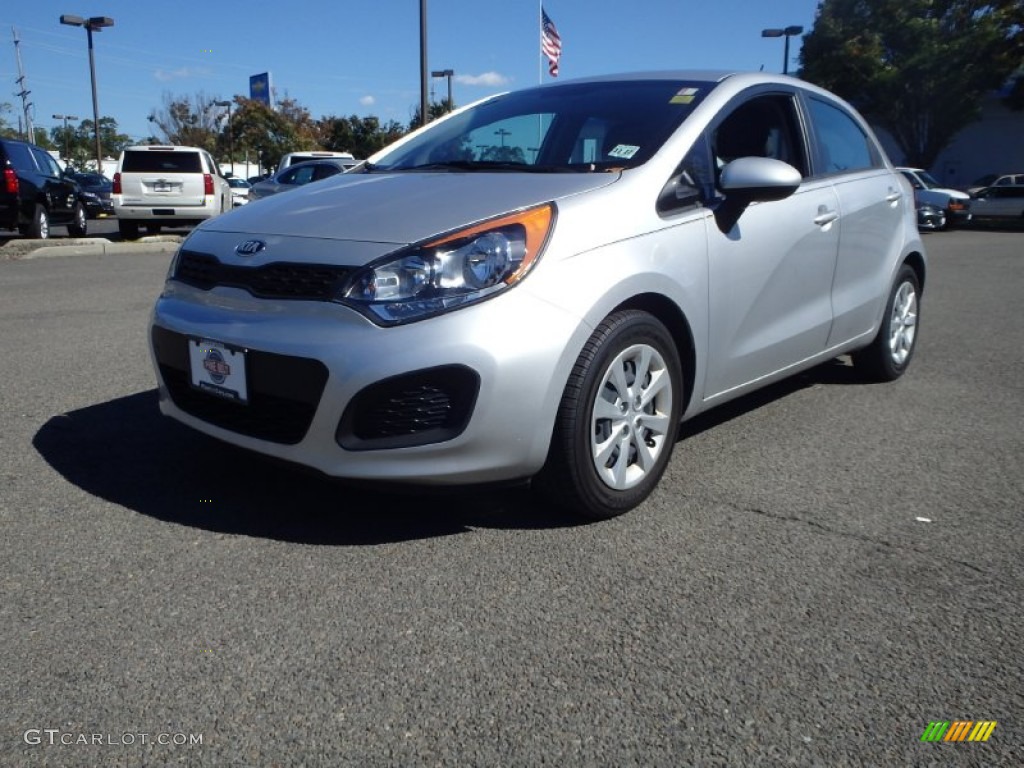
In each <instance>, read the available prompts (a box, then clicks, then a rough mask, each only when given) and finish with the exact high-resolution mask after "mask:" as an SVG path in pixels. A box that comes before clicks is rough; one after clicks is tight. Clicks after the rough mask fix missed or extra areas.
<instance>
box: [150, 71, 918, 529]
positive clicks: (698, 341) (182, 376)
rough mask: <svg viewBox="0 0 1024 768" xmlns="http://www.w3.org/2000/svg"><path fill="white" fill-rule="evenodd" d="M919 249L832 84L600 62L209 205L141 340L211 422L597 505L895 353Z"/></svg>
mask: <svg viewBox="0 0 1024 768" xmlns="http://www.w3.org/2000/svg"><path fill="white" fill-rule="evenodd" d="M296 168H301V166H296ZM289 170H293V169H289ZM808 212H811V213H810V214H809V213H808ZM925 269H926V257H925V250H924V246H923V244H922V241H921V236H920V235H919V234H918V230H917V227H916V225H915V207H914V198H913V193H912V191H911V189H910V186H909V184H908V183H907V181H906V179H904V177H903V176H901V175H900V174H899V173H897V172H896V171H895V170H894V168H893V167H892V165H891V164H890V163H889V161H888V159H887V158H886V155H885V153H884V150H883V149H882V147H881V145H880V144H879V143H878V141H877V139H876V138H875V136H874V134H873V132H872V130H871V128H870V127H869V126H868V124H867V123H866V122H865V121H864V120H863V119H862V118H861V117H860V116H859V115H858V114H857V113H856V112H855V111H854V109H853V108H852V107H851V106H850V105H849V104H847V103H846V102H844V101H842V100H841V99H839V98H838V97H836V96H834V95H832V94H830V93H828V92H827V91H825V90H823V89H820V88H818V87H815V86H813V85H811V84H808V83H804V82H801V81H799V80H796V79H793V78H788V77H781V76H774V75H769V74H767V73H748V74H728V73H722V72H696V71H690V72H669V73H655V74H652V73H644V74H637V75H618V76H614V75H606V76H602V77H596V78H592V79H586V80H576V81H572V80H570V81H564V82H558V83H553V84H549V85H544V86H540V87H535V88H530V89H526V90H522V91H514V92H511V93H505V94H501V95H496V96H492V97H490V98H487V99H485V100H482V101H480V102H478V103H476V104H475V105H473V106H470V107H467V108H465V109H463V110H462V111H459V112H454V113H450V114H449V115H447V116H445V117H443V118H440V119H438V120H436V121H434V122H432V123H430V124H429V125H428V126H427V127H426V128H424V129H422V130H420V131H417V132H414V133H412V134H409V135H407V136H406V137H404V138H403V139H400V140H399V141H398V142H396V143H394V144H392V145H391V146H389V147H388V148H386V149H384V150H382V151H381V152H379V153H377V154H376V155H374V156H373V157H371V158H369V159H368V161H367V162H366V163H365V164H364V165H362V166H361V167H360V168H359V169H358V170H356V171H354V172H351V173H339V174H337V175H335V176H334V177H333V178H330V179H327V180H325V181H322V182H316V183H314V184H309V185H307V186H304V187H302V188H299V189H296V190H295V191H292V192H289V193H288V194H282V195H276V196H273V197H270V198H268V199H266V200H262V201H260V202H258V203H256V204H250V205H246V206H242V207H241V208H238V209H236V210H234V211H232V212H231V213H229V214H227V215H226V216H224V217H223V218H219V219H213V220H211V221H208V222H205V223H204V224H202V225H200V226H199V227H197V228H196V229H195V230H194V231H192V232H191V233H190V234H189V236H188V237H187V238H186V239H185V241H184V242H183V243H182V245H181V248H180V250H179V251H178V253H177V254H176V255H175V257H174V258H173V260H172V263H171V265H170V268H169V271H168V276H167V282H166V284H165V287H164V290H163V292H162V294H161V296H160V297H159V298H158V299H157V302H156V305H155V308H154V311H153V313H152V316H151V327H150V344H151V351H152V360H153V363H154V367H155V372H156V376H157V380H158V384H159V393H160V394H159V400H160V407H161V409H162V411H163V412H164V413H165V414H168V415H170V416H172V417H174V418H175V419H178V420H179V421H181V422H183V423H185V424H186V425H188V426H190V427H192V428H195V429H197V430H200V431H202V432H205V433H206V434H208V435H212V436H214V437H216V438H219V439H221V440H224V441H227V442H230V443H233V444H236V445H239V446H244V447H246V448H249V449H252V450H254V451H258V452H262V453H264V454H269V455H272V456H274V457H278V458H281V459H285V460H289V461H292V462H296V463H299V464H303V465H307V466H310V467H314V468H316V469H318V470H320V471H322V472H324V473H327V474H329V475H334V476H339V477H347V478H360V479H363V480H375V481H380V482H401V483H425V484H432V485H452V484H466V483H479V482H499V481H502V482H515V481H522V480H526V479H529V478H532V483H533V487H534V489H535V490H537V491H538V492H539V493H541V494H542V495H543V497H544V498H546V499H548V500H550V501H551V502H552V503H554V504H555V505H559V506H564V507H567V508H570V509H573V510H575V511H577V512H578V513H580V514H583V515H585V516H589V517H597V518H606V517H611V516H614V515H618V514H621V513H623V512H625V511H627V510H629V509H631V508H632V507H635V506H636V505H638V504H640V503H641V502H642V501H643V500H644V499H645V498H646V497H647V496H648V494H650V493H651V491H652V490H653V489H654V488H655V486H656V485H657V483H658V480H659V478H660V477H661V475H662V473H663V471H664V470H665V467H666V465H667V464H668V461H669V458H670V455H671V453H672V450H673V448H674V447H675V445H676V438H677V429H678V426H679V422H680V420H682V419H689V418H691V417H694V416H696V415H697V414H699V413H701V412H704V411H707V410H708V409H710V408H712V407H714V406H716V405H718V404H720V403H724V402H726V401H728V400H731V399H733V398H736V397H738V396H740V395H743V394H746V393H748V392H751V391H753V390H755V389H758V388H760V387H763V386H765V385H766V384H769V383H771V382H774V381H778V380H779V379H782V378H784V377H787V376H790V375H792V374H794V373H796V372H798V371H801V370H804V369H807V368H810V367H812V366H815V365H818V364H820V363H823V362H825V361H828V360H830V359H832V358H835V357H837V356H839V355H842V354H845V353H851V354H852V357H853V361H854V369H853V370H855V371H857V372H858V373H860V374H862V375H864V376H866V377H867V378H869V379H875V380H892V379H896V378H898V377H899V376H901V375H903V373H904V372H905V371H906V370H907V369H908V366H909V364H910V362H911V359H912V356H913V354H914V349H915V345H916V343H917V340H918V336H919V334H918V329H919V326H918V322H917V321H918V313H919V309H920V306H921V305H920V297H921V292H922V288H923V286H924V284H925ZM795 275H798V276H799V279H793V276H795ZM833 405H834V406H835V407H837V408H839V407H842V399H841V398H838V397H837V398H834V403H833ZM850 417H854V416H853V415H852V414H851V415H850ZM167 458H168V460H169V461H173V457H170V456H168V457H167ZM331 504H332V505H333V504H334V502H333V501H332V502H331Z"/></svg>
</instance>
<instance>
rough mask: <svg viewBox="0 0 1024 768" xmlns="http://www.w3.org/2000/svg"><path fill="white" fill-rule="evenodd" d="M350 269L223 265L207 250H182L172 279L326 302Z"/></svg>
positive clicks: (203, 286) (258, 294) (265, 295)
mask: <svg viewBox="0 0 1024 768" xmlns="http://www.w3.org/2000/svg"><path fill="white" fill-rule="evenodd" d="M350 272H351V270H350V268H349V267H338V266H334V265H331V264H291V263H287V262H273V263H271V264H263V265H262V266H259V267H243V266H237V265H234V264H223V263H221V261H220V260H219V259H218V258H217V257H216V256H212V255H210V254H208V253H198V252H196V251H182V252H181V254H180V255H179V256H178V264H177V268H176V269H175V270H174V276H173V279H175V280H180V281H181V282H183V283H187V284H188V285H191V286H194V287H196V288H199V289H201V290H204V291H208V290H210V289H211V288H216V287H217V286H229V287H232V288H241V289H242V290H245V291H248V292H249V293H251V294H252V295H253V296H256V297H258V298H261V299H307V300H312V301H330V300H331V299H332V298H333V297H334V296H335V295H336V294H337V293H338V291H339V290H340V289H341V286H342V283H343V282H344V280H345V278H346V277H347V276H348V275H349V273H350Z"/></svg>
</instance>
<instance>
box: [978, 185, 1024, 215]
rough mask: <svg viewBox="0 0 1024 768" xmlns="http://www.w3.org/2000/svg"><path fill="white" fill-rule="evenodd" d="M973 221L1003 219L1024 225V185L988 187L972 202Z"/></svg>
mask: <svg viewBox="0 0 1024 768" xmlns="http://www.w3.org/2000/svg"><path fill="white" fill-rule="evenodd" d="M970 206H971V221H979V222H980V221H1003V222H1006V223H1011V222H1013V223H1017V224H1022V225H1024V185H1018V186H1006V185H1004V186H998V187H986V188H985V189H983V190H981V191H980V192H978V193H977V194H976V195H975V196H974V197H973V198H972V199H971V202H970Z"/></svg>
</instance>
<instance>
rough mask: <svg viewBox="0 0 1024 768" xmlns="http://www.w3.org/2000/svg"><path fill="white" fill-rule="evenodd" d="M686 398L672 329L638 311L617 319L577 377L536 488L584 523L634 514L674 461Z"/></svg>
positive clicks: (588, 351) (596, 339)
mask: <svg viewBox="0 0 1024 768" xmlns="http://www.w3.org/2000/svg"><path fill="white" fill-rule="evenodd" d="M638 382H639V383H640V388H639V390H637V389H636V385H637V383H638ZM683 394H684V393H683V375H682V364H681V362H680V360H679V352H678V350H677V349H676V346H675V343H674V342H673V340H672V336H671V335H670V334H669V332H668V330H667V329H666V328H665V326H664V325H662V324H661V322H659V321H658V320H657V319H656V318H655V317H653V316H651V315H649V314H647V313H646V312H640V311H637V310H626V311H622V312H616V313H614V314H612V315H610V316H609V317H608V318H606V319H605V320H604V322H602V323H601V325H599V326H598V328H597V330H595V331H594V333H593V335H592V336H591V337H590V339H589V340H588V341H587V343H586V345H585V346H584V347H583V351H582V352H581V353H580V356H579V359H578V360H577V361H576V365H575V366H574V367H573V369H572V373H571V374H570V376H569V381H568V383H567V384H566V387H565V391H564V393H563V395H562V402H561V404H560V405H559V409H558V415H557V417H556V420H555V429H554V434H553V436H552V439H551V446H550V448H549V449H548V458H547V461H546V462H545V464H544V467H543V468H542V469H541V471H540V473H539V474H538V475H537V477H535V478H534V483H533V485H534V488H535V489H536V491H537V492H538V493H540V494H541V496H543V497H544V498H545V499H546V500H547V501H549V502H551V503H553V504H555V505H557V506H560V507H566V508H569V509H571V510H573V511H575V512H577V513H578V514H580V515H583V516H584V517H589V518H594V519H607V518H611V517H616V516H617V515H621V514H623V513H624V512H628V511H629V510H631V509H633V508H634V507H636V506H637V505H639V504H640V503H641V502H643V501H644V499H646V498H647V497H648V496H649V495H650V493H651V491H653V490H654V488H655V486H656V485H657V484H658V481H659V480H660V479H661V475H662V473H663V472H664V471H665V467H666V466H667V464H668V461H669V458H670V457H671V455H672V448H673V446H674V445H675V438H676V430H677V428H678V425H679V415H680V412H681V408H682V402H683ZM616 436H617V437H616Z"/></svg>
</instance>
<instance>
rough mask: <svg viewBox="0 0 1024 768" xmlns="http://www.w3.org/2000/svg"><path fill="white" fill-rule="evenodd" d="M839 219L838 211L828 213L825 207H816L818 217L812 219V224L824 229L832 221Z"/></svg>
mask: <svg viewBox="0 0 1024 768" xmlns="http://www.w3.org/2000/svg"><path fill="white" fill-rule="evenodd" d="M838 218H839V211H830V210H829V209H828V208H827V207H826V206H824V205H819V206H818V215H817V216H815V217H814V223H815V224H817V225H818V226H819V227H824V226H825V225H826V224H831V223H832V222H833V221H835V220H836V219H838Z"/></svg>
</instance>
